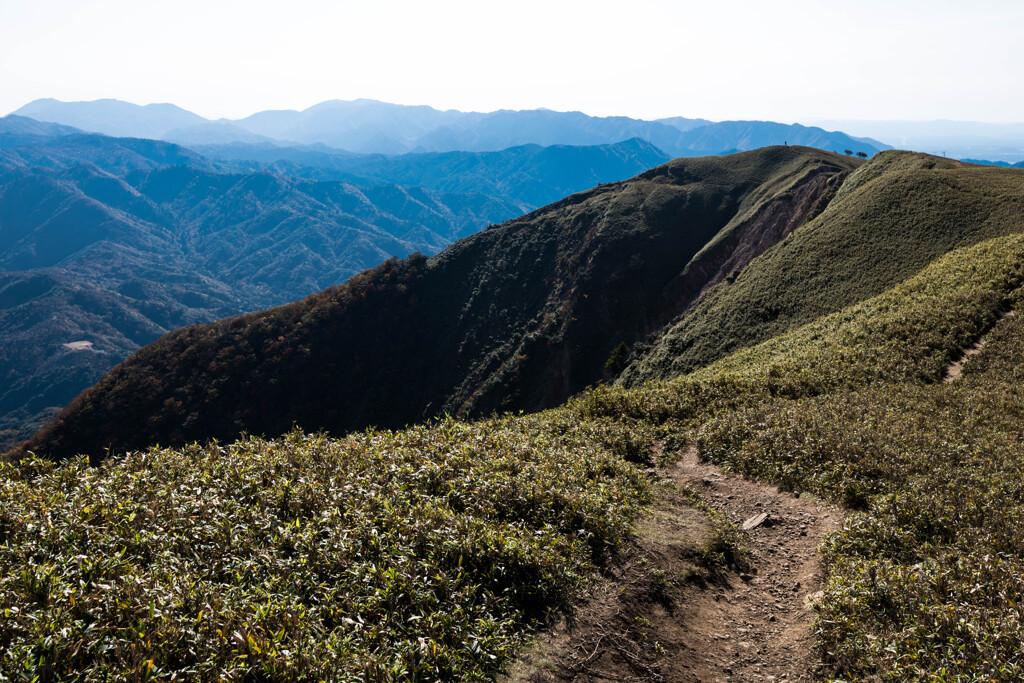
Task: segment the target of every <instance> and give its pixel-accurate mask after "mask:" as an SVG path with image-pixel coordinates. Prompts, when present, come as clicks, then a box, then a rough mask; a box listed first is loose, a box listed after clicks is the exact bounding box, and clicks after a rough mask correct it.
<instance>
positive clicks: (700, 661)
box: [509, 448, 842, 683]
mask: <svg viewBox="0 0 1024 683" xmlns="http://www.w3.org/2000/svg"><path fill="white" fill-rule="evenodd" d="M658 472H659V474H660V475H661V476H663V477H665V478H666V479H668V480H670V481H671V482H673V483H677V484H685V485H689V486H690V487H691V488H692V489H694V490H696V491H697V492H698V493H700V494H701V496H703V497H704V498H705V500H706V501H707V502H708V503H709V504H710V506H711V507H712V508H714V509H715V510H716V511H717V512H718V513H719V514H721V515H723V516H724V517H726V518H727V519H728V520H729V521H731V522H733V523H734V524H735V525H736V526H738V527H742V525H743V524H744V522H747V521H751V523H754V522H758V521H759V522H760V523H759V524H757V525H756V526H753V527H752V528H750V529H748V530H746V531H744V532H742V534H743V535H744V536H745V538H744V545H745V548H746V552H745V553H743V555H742V556H741V557H740V559H738V560H733V559H732V558H728V557H727V562H729V563H732V562H735V564H731V565H730V566H729V567H728V568H722V569H721V570H718V571H715V570H713V569H711V570H709V569H707V568H706V567H707V566H708V565H707V559H708V556H707V555H706V546H707V543H708V542H709V541H711V540H713V539H714V537H715V524H714V522H713V521H712V520H711V519H709V518H708V517H707V515H705V514H704V513H702V512H701V511H699V510H697V509H695V508H693V507H691V506H689V505H686V504H682V503H681V502H680V501H678V500H672V499H671V496H669V499H668V500H663V501H662V502H661V504H659V505H658V506H656V508H655V511H654V513H653V514H652V516H651V517H650V518H649V519H648V520H646V521H645V522H644V523H643V524H641V526H640V529H639V534H638V537H639V538H638V540H637V542H636V545H635V546H633V547H632V548H630V549H629V550H628V551H627V552H626V556H625V558H624V560H623V562H622V563H620V565H619V568H618V569H617V571H616V572H615V574H614V576H611V577H609V578H608V580H607V581H605V582H604V583H603V584H602V586H600V588H599V589H598V590H597V592H596V593H595V595H594V598H593V600H592V601H591V602H590V603H589V604H588V605H587V606H585V607H584V608H583V609H582V610H581V611H580V613H579V615H578V617H577V619H576V623H575V624H573V625H571V626H570V625H565V624H563V625H561V626H560V627H559V628H557V629H554V630H553V631H552V632H551V633H548V634H545V635H543V636H542V637H540V638H538V640H537V642H536V643H535V644H534V646H533V647H532V648H531V649H530V650H529V651H528V652H527V654H526V655H525V656H524V657H523V658H522V659H521V660H520V661H519V662H518V663H517V664H516V665H515V666H514V667H513V669H512V671H511V674H510V676H509V679H510V680H517V681H667V682H675V681H678V682H681V683H682V682H687V683H689V682H692V681H812V680H816V676H817V674H818V662H817V658H816V657H815V656H814V653H813V651H812V647H813V636H812V633H811V619H812V616H813V614H812V610H811V607H810V605H809V600H810V599H811V596H813V595H814V594H815V593H817V592H818V591H820V590H821V583H822V575H821V571H820V568H819V565H818V558H817V552H816V551H817V546H818V544H819V542H820V541H821V538H822V536H823V535H824V534H825V533H826V532H828V531H830V530H832V529H835V528H836V527H837V526H838V524H839V523H840V521H841V519H842V512H841V511H840V510H838V509H836V508H833V507H831V506H828V505H826V504H824V503H823V502H821V501H819V500H817V499H807V498H797V497H794V496H793V495H791V494H783V493H779V492H778V490H777V489H776V488H775V487H773V486H768V485H765V484H761V483H758V482H755V481H750V480H746V479H744V478H742V477H739V476H734V475H730V474H725V473H723V472H722V471H721V470H719V469H718V468H717V467H715V466H713V465H710V464H707V463H701V462H700V461H699V459H698V457H697V452H696V450H695V449H692V448H691V449H688V450H687V451H686V452H685V453H684V454H683V456H682V458H681V459H680V460H679V461H678V462H676V463H674V464H672V465H670V466H668V467H666V468H664V469H662V470H659V471H658ZM762 515H763V517H762ZM751 518H753V520H751ZM762 519H763V521H760V520H762ZM713 549H714V548H713ZM737 565H739V566H737Z"/></svg>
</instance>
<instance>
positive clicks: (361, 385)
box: [29, 147, 858, 458]
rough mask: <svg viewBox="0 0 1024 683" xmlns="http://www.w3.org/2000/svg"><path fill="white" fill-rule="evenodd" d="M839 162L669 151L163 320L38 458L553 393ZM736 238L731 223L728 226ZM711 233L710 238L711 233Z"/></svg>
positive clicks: (401, 417) (401, 421)
mask: <svg viewBox="0 0 1024 683" xmlns="http://www.w3.org/2000/svg"><path fill="white" fill-rule="evenodd" d="M857 164H858V162H857V161H855V160H850V159H848V158H845V157H842V156H839V155H835V154H830V153H827V152H821V151H818V150H812V149H807V148H796V147H771V148H765V149H762V150H757V151H755V152H748V153H744V154H736V155H732V156H727V157H705V158H699V159H680V160H676V161H673V162H670V163H668V164H665V165H663V166H659V167H657V168H655V169H653V170H651V171H648V172H646V173H644V174H642V175H640V176H637V177H636V178H634V179H632V180H629V181H624V182H621V183H612V184H608V185H602V186H599V187H597V188H595V189H593V190H590V191H588V192H583V193H579V194H576V195H573V196H571V197H569V198H567V199H565V200H562V201H560V202H557V203H555V204H552V205H551V206H549V207H545V208H544V209H540V210H538V211H535V212H533V213H531V214H528V215H527V216H524V217H522V218H520V219H516V220H514V221H509V222H507V223H505V224H503V225H501V226H498V227H495V228H492V229H489V230H485V231H483V232H481V233H478V234H477V235H474V236H472V237H469V238H467V239H464V240H461V241H459V242H458V243H456V244H454V245H453V246H452V247H450V248H449V249H447V250H445V251H444V252H443V253H441V254H440V255H438V256H437V257H435V258H433V259H429V260H428V259H425V258H423V257H414V258H410V259H407V260H404V261H391V262H388V263H386V264H384V265H382V266H380V267H378V268H377V269H375V270H373V271H368V272H366V273H364V274H362V275H359V276H357V277H355V278H353V279H352V280H351V281H349V282H348V283H347V284H346V285H344V286H342V287H336V288H331V289H328V290H325V291H324V292H322V293H320V294H316V295H313V296H311V297H308V298H307V299H305V300H303V301H299V302H295V303H292V304H289V305H286V306H282V307H279V308H276V309H271V310H269V311H264V312H261V313H256V314H251V315H247V316H243V317H238V318H232V319H226V320H222V321H219V322H216V323H212V324H208V325H198V326H193V327H189V328H185V329H183V330H178V331H176V332H173V333H171V334H169V335H167V336H165V337H164V338H162V339H161V340H159V341H158V342H156V343H155V344H152V345H150V346H147V347H145V348H144V349H142V350H140V351H139V352H138V353H137V354H135V355H134V356H133V357H132V358H130V359H129V360H127V361H125V362H124V363H122V364H121V365H119V366H118V367H117V368H115V369H114V370H113V371H111V372H110V373H109V374H108V375H106V376H105V377H104V378H103V379H101V380H100V382H99V383H98V384H96V385H95V386H94V387H93V388H91V389H89V390H87V391H86V392H84V393H83V394H82V395H81V396H79V397H78V398H77V399H76V400H75V401H74V402H73V403H72V404H71V405H70V406H69V407H68V408H67V409H66V410H65V411H64V413H62V414H61V415H60V416H59V417H58V418H57V419H56V420H54V421H53V422H52V423H50V424H49V425H48V426H47V427H46V428H45V429H44V430H43V431H42V432H40V434H39V435H37V436H36V437H35V438H34V439H33V440H32V442H31V444H30V445H29V448H30V449H32V450H34V451H36V452H38V453H40V454H47V455H50V456H52V457H57V458H65V457H70V456H72V455H74V454H76V453H83V452H84V453H89V454H91V455H92V456H93V457H94V458H98V457H102V456H103V455H104V454H105V453H106V449H108V448H111V449H113V450H115V451H116V450H120V449H130V448H139V447H144V446H146V445H149V444H153V443H161V444H167V445H173V444H182V443H186V442H189V441H192V440H196V439H204V438H209V437H216V438H219V439H222V440H229V439H233V438H235V437H237V436H238V435H239V434H240V433H242V432H248V433H250V434H265V435H277V434H282V433H284V432H287V431H289V430H290V429H291V428H292V427H293V425H296V424H297V425H299V426H301V427H303V428H305V429H308V430H314V431H315V430H319V429H327V430H330V431H331V432H332V433H335V434H341V433H344V432H346V431H348V430H351V429H359V428H362V427H365V426H367V425H377V426H385V427H400V426H402V425H405V424H409V423H412V422H416V421H420V420H423V419H425V418H428V417H430V416H438V415H443V414H445V413H451V414H459V415H479V414H486V413H489V412H491V411H494V410H515V409H526V410H536V409H539V408H545V407H551V406H554V405H558V404H559V403H561V402H562V401H564V400H565V399H566V398H567V397H568V396H570V395H572V394H573V393H576V392H578V391H580V390H581V389H583V388H585V387H587V386H589V385H591V384H593V383H594V382H596V381H598V380H600V379H601V378H602V377H603V376H604V373H605V372H606V368H605V366H606V362H607V361H608V359H609V357H610V355H611V354H612V351H613V350H614V349H615V348H616V347H617V346H619V345H620V344H623V343H625V344H631V343H632V342H634V341H635V340H637V339H642V338H644V337H645V336H646V335H648V334H649V333H651V332H652V331H654V330H655V329H657V327H658V326H659V325H660V324H661V323H662V322H663V321H665V320H668V319H670V318H671V317H673V316H674V315H675V314H676V313H677V312H678V311H679V310H681V309H682V308H685V306H687V305H688V304H689V303H690V302H691V301H693V300H694V298H695V297H696V296H698V295H699V294H700V292H701V291H702V290H703V289H704V288H705V287H707V286H709V285H710V284H712V283H714V282H715V281H717V280H719V279H721V278H723V277H725V276H726V275H727V274H728V272H729V271H730V270H732V269H734V268H737V267H742V266H743V265H744V264H745V262H747V261H749V260H750V259H751V258H754V257H756V256H757V254H759V253H760V252H761V251H763V250H764V249H767V248H769V247H770V246H771V245H772V244H774V242H775V241H777V240H778V239H781V238H782V237H783V236H784V235H785V234H786V233H787V232H788V231H790V230H792V229H794V228H796V227H797V226H799V225H800V224H801V223H802V222H803V221H804V220H806V219H807V218H808V217H809V216H811V215H813V213H814V212H815V211H817V210H820V207H821V206H823V205H824V204H825V203H827V200H828V198H829V197H831V194H832V193H834V192H835V190H836V188H837V187H838V185H839V182H838V180H840V179H841V178H842V177H843V175H844V174H845V173H846V172H847V171H849V170H850V169H851V168H853V167H855V166H856V165H857ZM737 236H743V237H737ZM715 245H717V246H715Z"/></svg>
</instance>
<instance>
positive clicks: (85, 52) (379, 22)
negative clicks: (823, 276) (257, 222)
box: [0, 0, 1024, 123]
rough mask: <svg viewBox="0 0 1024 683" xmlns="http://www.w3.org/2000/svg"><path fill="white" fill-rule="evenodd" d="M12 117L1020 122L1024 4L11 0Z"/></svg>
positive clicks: (2, 76) (8, 95) (6, 40)
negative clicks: (425, 112)
mask: <svg viewBox="0 0 1024 683" xmlns="http://www.w3.org/2000/svg"><path fill="white" fill-rule="evenodd" d="M0 1H2V2H3V3H4V22H3V23H2V25H0V81H2V82H3V83H4V88H2V89H0V111H7V112H11V111H14V110H16V109H18V108H19V107H21V106H23V105H24V104H27V103H28V102H30V101H32V100H35V99H39V98H44V97H50V98H54V99H58V100H62V101H87V100H95V99H104V98H111V99H120V100H124V101H129V102H134V103H140V104H144V103H154V102H156V103H163V102H170V103H174V104H176V105H178V106H180V107H182V108H184V109H186V110H189V111H192V112H195V113H197V114H199V115H201V116H203V117H205V118H209V119H214V120H216V119H219V118H229V119H238V118H242V117H244V116H247V115H249V114H252V113H255V112H257V111H264V110H268V109H295V110H302V109H305V108H308V107H309V106H312V105H314V104H317V103H320V102H323V101H326V100H331V99H342V100H352V99H358V98H367V99H375V100H380V101H384V102H391V103H397V104H408V105H421V104H425V105H428V106H432V107H434V108H437V109H457V110H460V111H480V112H489V111H495V110H499V109H515V110H524V109H537V108H549V109H553V110H556V111H582V112H585V113H587V114H589V115H592V116H629V117H632V118H639V119H645V120H652V119H658V118H664V117H672V116H682V117H686V118H706V119H710V120H715V121H723V120H769V121H779V122H783V123H792V122H805V121H809V120H813V119H845V120H870V121H934V120H956V121H977V122H982V123H1006V122H1011V123H1015V122H1018V121H1019V120H1020V118H1021V114H1020V112H1022V111H1024V88H1021V87H1020V73H1019V72H1020V65H1021V64H1024V3H1019V2H1016V1H1015V0H979V2H976V3H973V4H972V5H971V6H970V7H969V8H968V7H966V6H965V5H963V4H962V3H959V2H952V1H950V0H933V1H931V2H924V1H922V0H905V1H904V2H899V3H892V2H882V1H881V0H866V1H865V2H861V3H857V4H856V6H824V5H822V4H820V3H817V2H813V1H812V0H789V1H788V2H780V3H772V4H770V5H769V4H765V3H757V2H752V1H749V0H742V1H741V0H734V1H733V2H723V3H717V4H715V6H708V5H706V4H704V3H696V2H682V3H679V2H668V1H667V0H638V2H637V3H634V4H633V5H631V6H630V7H629V9H628V10H627V9H624V8H623V7H622V6H620V5H619V4H617V3H612V2H609V1H606V0H600V1H598V2H586V3H584V2H578V1H576V0H572V1H568V2H563V3H549V2H540V1H539V0H524V1H523V2H520V3H517V4H516V5H515V7H514V9H513V8H510V7H506V6H500V5H491V4H481V3H474V2H468V0H441V1H440V2H438V3H431V4H429V5H424V4H422V3H413V2H410V1H408V0H402V1H396V0H393V1H391V2H380V3H366V4H356V3H346V2H341V3H325V2H320V1H319V0H297V2H296V3H292V4H291V5H289V7H288V10H287V11H286V10H283V9H282V8H281V6H280V5H279V4H278V3H272V2H269V1H267V0H254V2H249V3H239V2H219V3H206V2H199V0H181V2H179V3H175V4H174V5H151V4H149V3H132V2H128V0H100V1H98V2H93V3H89V4H88V5H83V4H82V3H77V2H74V1H73V0H37V1H35V2H25V1H23V0H0Z"/></svg>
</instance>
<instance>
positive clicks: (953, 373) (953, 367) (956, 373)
mask: <svg viewBox="0 0 1024 683" xmlns="http://www.w3.org/2000/svg"><path fill="white" fill-rule="evenodd" d="M1015 315H1017V312H1016V311H1012V310H1011V311H1004V312H1003V313H1002V314H1001V315H1000V316H999V318H998V319H997V320H996V322H995V323H993V325H992V327H990V328H989V329H987V330H985V332H984V333H983V334H982V336H981V338H979V339H978V341H976V342H974V343H973V344H971V345H970V346H968V347H967V348H966V349H964V350H963V353H962V354H961V355H960V358H958V359H957V360H955V361H953V362H952V363H950V364H949V367H948V368H946V376H945V377H943V378H942V381H943V382H955V381H957V380H958V379H960V377H961V376H962V375H963V373H964V364H965V363H967V361H969V360H970V359H971V356H976V355H978V354H979V353H981V351H982V349H984V348H985V342H986V337H987V336H988V335H989V333H991V332H992V330H993V329H995V327H996V325H998V324H999V323H1001V322H1003V321H1004V320H1006V319H1007V318H1012V317H1013V316H1015Z"/></svg>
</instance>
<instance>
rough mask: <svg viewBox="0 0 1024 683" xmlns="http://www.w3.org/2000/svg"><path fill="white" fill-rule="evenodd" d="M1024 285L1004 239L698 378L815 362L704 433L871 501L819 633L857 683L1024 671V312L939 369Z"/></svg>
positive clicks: (957, 255) (798, 481) (831, 493)
mask: <svg viewBox="0 0 1024 683" xmlns="http://www.w3.org/2000/svg"><path fill="white" fill-rule="evenodd" d="M1022 281H1024V237H1022V236H1011V237H1006V238H1000V239H996V240H990V241H988V242H984V243H981V244H979V245H976V246H975V247H972V248H968V249H962V250H958V251H957V252H954V253H952V254H950V255H948V256H946V257H944V258H942V259H939V260H938V261H937V262H936V263H934V264H933V265H932V266H930V267H929V268H927V269H926V270H925V271H924V272H923V273H921V275H919V276H918V277H915V278H914V279H912V280H911V281H909V282H908V283H906V284H905V285H902V286H900V287H898V288H896V289H895V290H893V291H892V292H890V293H887V294H886V295H883V296H881V297H878V298H876V299H872V300H870V301H868V302H865V303H864V304H861V305H858V306H855V307H852V308H850V309H847V310H846V311H843V312H842V313H840V314H837V315H833V316H829V317H828V318H826V319H824V320H822V321H819V322H818V323H814V324H812V325H809V326H806V327H804V328H801V329H800V330H798V331H796V332H794V333H792V334H790V335H786V336H785V337H783V338H780V339H777V340H772V341H770V342H767V343H765V344H762V345H760V346H758V347H755V348H753V349H750V350H747V351H743V352H740V353H737V354H735V355H734V356H732V357H730V358H729V359H726V360H724V361H722V362H719V363H717V364H716V365H715V366H712V367H711V368H708V369H706V370H704V371H701V372H698V373H695V376H694V379H696V378H697V377H702V376H703V377H715V378H722V377H723V376H726V375H729V374H733V375H734V376H736V375H738V376H742V377H745V378H747V380H748V381H754V378H761V379H760V381H762V382H769V383H775V382H777V381H778V380H777V377H779V376H781V377H789V376H790V375H791V373H793V372H796V371H798V370H799V371H801V372H803V373H804V374H805V377H804V378H801V379H797V380H795V381H791V382H789V383H784V384H783V385H782V387H784V390H783V391H769V392H766V394H763V395H762V398H760V399H759V400H756V401H751V402H749V403H747V404H746V405H744V406H742V407H738V408H736V409H733V410H725V411H720V412H718V413H717V414H715V415H713V416H711V417H710V418H709V419H707V420H706V421H704V422H703V424H701V426H700V427H699V429H697V430H696V433H695V435H694V436H695V440H696V442H697V444H698V447H699V448H700V449H701V452H702V453H703V454H704V455H705V456H706V457H709V458H710V459H712V460H714V461H716V462H719V463H722V464H725V465H728V466H730V467H732V468H734V469H736V470H739V471H742V472H744V473H745V474H748V475H751V476H756V477H759V478H764V479H768V480H770V481H774V482H777V483H778V484H779V485H780V486H782V487H783V488H785V489H788V490H793V491H814V492H816V493H818V494H819V495H823V496H826V497H828V498H831V499H834V500H839V501H842V502H844V503H845V504H846V505H848V506H850V507H852V508H854V509H856V510H858V512H856V513H854V514H852V515H851V516H850V517H849V518H848V520H847V522H846V525H845V527H844V528H843V529H842V531H841V532H839V533H837V534H834V535H833V536H831V537H830V538H828V539H827V540H826V542H825V544H824V545H823V557H824V560H825V562H826V566H827V569H828V571H829V574H830V578H829V583H828V586H827V589H826V591H825V594H824V595H823V596H822V597H821V598H820V600H819V601H818V604H817V609H818V618H817V622H816V628H817V631H818V638H819V646H820V648H821V653H822V656H823V658H824V659H825V661H826V662H827V663H829V664H830V665H831V666H832V668H833V671H834V673H835V675H836V676H838V677H839V678H840V680H861V679H864V678H870V677H876V676H877V677H879V678H880V679H882V680H887V681H908V680H922V681H924V680H928V681H932V680H942V681H981V680H990V681H1012V680H1020V679H1021V677H1024V658H1022V656H1021V653H1022V652H1024V612H1022V608H1021V606H1022V605H1024V578H1022V577H1024V536H1022V534H1021V529H1022V528H1024V462H1022V460H1021V458H1020V453H1021V452H1024V390H1022V389H1021V387H1020V379H1021V378H1022V377H1024V321H1022V319H1021V317H1020V316H1016V317H1013V318H1007V319H1005V320H1004V321H1002V322H999V323H998V324H997V325H996V327H995V328H994V329H993V331H992V332H991V334H989V335H988V336H987V337H986V345H985V348H984V350H983V351H982V353H981V355H979V356H977V357H975V358H974V359H972V360H971V361H970V362H969V363H968V364H967V366H966V368H965V372H964V376H963V378H962V380H961V381H959V382H956V383H952V384H947V383H942V382H939V381H937V380H939V379H940V378H941V376H942V373H943V371H944V368H945V366H946V364H947V363H948V361H949V360H951V359H952V358H954V357H955V356H956V355H958V353H959V350H960V349H961V348H963V347H964V346H966V345H968V344H969V343H971V342H973V341H974V340H976V339H977V338H978V336H980V335H981V333H982V332H983V331H984V330H986V329H988V328H989V327H991V326H992V324H993V323H995V321H996V320H997V318H998V314H999V313H1000V311H1002V310H1006V309H1008V308H1019V307H1020V304H1021V303H1022V290H1021V283H1022ZM901 301H902V302H904V303H903V305H902V306H901V305H900V302H901ZM776 386H778V385H776ZM797 386H799V387H800V388H801V391H793V388H794V387H797ZM807 388H810V389H811V391H806V389H807ZM825 388H828V390H827V391H824V390H823V389H825ZM773 393H774V394H775V395H774V396H772V395H771V394H773ZM794 396H795V397H796V398H793V397H794Z"/></svg>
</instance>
